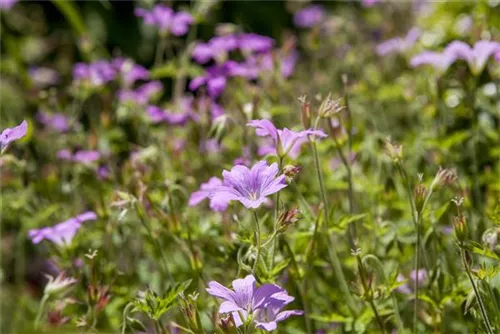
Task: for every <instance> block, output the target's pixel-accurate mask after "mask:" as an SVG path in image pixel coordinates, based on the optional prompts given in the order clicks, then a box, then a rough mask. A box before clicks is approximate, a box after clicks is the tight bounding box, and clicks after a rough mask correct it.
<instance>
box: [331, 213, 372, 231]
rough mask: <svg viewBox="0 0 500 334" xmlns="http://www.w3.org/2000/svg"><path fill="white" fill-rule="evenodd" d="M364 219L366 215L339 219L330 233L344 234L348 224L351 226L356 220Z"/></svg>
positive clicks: (347, 216)
mask: <svg viewBox="0 0 500 334" xmlns="http://www.w3.org/2000/svg"><path fill="white" fill-rule="evenodd" d="M365 217H366V213H361V214H357V215H346V216H343V217H342V218H340V220H339V221H338V223H336V224H334V225H333V227H332V228H331V229H330V230H331V231H332V232H344V231H345V230H346V229H347V227H348V226H349V224H351V223H353V222H355V221H357V220H360V219H363V218H365Z"/></svg>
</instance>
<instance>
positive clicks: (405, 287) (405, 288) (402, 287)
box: [396, 274, 411, 294]
mask: <svg viewBox="0 0 500 334" xmlns="http://www.w3.org/2000/svg"><path fill="white" fill-rule="evenodd" d="M396 281H397V282H405V281H406V277H404V276H403V274H398V277H397V278H396ZM396 291H398V292H401V293H404V294H410V293H411V289H410V287H409V286H408V283H406V282H405V283H404V284H403V285H400V286H398V287H397V288H396Z"/></svg>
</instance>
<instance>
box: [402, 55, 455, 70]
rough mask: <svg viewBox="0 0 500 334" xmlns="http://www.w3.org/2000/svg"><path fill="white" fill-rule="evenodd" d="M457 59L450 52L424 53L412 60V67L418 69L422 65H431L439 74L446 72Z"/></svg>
mask: <svg viewBox="0 0 500 334" xmlns="http://www.w3.org/2000/svg"><path fill="white" fill-rule="evenodd" d="M456 59H457V55H456V54H454V53H453V52H450V51H449V50H448V51H447V50H445V51H444V52H442V53H441V52H432V51H424V52H422V53H420V54H418V55H416V56H414V57H413V58H412V59H411V60H410V65H411V67H418V66H421V65H431V66H433V67H434V68H435V69H436V70H437V71H438V72H441V73H443V72H446V70H447V69H448V67H450V65H451V64H453V62H454V61H455V60H456Z"/></svg>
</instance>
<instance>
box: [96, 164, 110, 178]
mask: <svg viewBox="0 0 500 334" xmlns="http://www.w3.org/2000/svg"><path fill="white" fill-rule="evenodd" d="M109 174H110V173H109V168H108V167H106V166H100V167H99V168H98V169H97V176H98V177H99V179H100V180H105V179H108V178H109Z"/></svg>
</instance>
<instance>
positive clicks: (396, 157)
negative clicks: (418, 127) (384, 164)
mask: <svg viewBox="0 0 500 334" xmlns="http://www.w3.org/2000/svg"><path fill="white" fill-rule="evenodd" d="M385 151H386V153H387V155H388V156H389V157H390V158H391V160H392V162H394V163H399V162H401V160H403V146H402V145H399V144H398V143H394V142H391V141H390V139H387V140H386V141H385Z"/></svg>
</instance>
